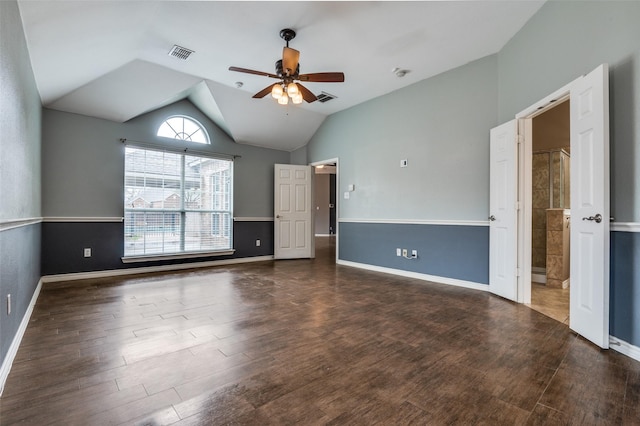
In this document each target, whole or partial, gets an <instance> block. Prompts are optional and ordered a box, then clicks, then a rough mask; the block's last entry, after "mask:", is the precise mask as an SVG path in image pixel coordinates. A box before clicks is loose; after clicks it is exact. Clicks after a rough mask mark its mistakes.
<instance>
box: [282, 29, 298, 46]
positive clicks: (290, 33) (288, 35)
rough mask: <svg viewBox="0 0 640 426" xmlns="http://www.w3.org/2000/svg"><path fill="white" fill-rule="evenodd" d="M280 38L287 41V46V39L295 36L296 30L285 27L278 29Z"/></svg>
mask: <svg viewBox="0 0 640 426" xmlns="http://www.w3.org/2000/svg"><path fill="white" fill-rule="evenodd" d="M280 38H281V39H283V40H284V41H286V42H287V47H289V41H291V40H293V39H294V38H296V32H295V31H293V30H292V29H291V28H285V29H283V30H280Z"/></svg>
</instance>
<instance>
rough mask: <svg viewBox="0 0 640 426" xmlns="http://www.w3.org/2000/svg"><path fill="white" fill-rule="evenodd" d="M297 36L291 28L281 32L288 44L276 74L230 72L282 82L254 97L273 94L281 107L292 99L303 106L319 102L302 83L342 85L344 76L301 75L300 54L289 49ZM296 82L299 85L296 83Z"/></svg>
mask: <svg viewBox="0 0 640 426" xmlns="http://www.w3.org/2000/svg"><path fill="white" fill-rule="evenodd" d="M295 36H296V32H295V31H294V30H292V29H290V28H285V29H283V30H281V31H280V38H282V39H283V40H284V41H285V42H286V43H287V44H286V46H285V47H284V48H283V50H282V59H279V60H277V61H276V73H275V74H271V73H267V72H262V71H255V70H251V69H247V68H240V67H233V66H232V67H229V71H236V72H243V73H246V74H254V75H260V76H263V77H269V78H275V79H278V80H280V82H278V83H276V84H273V85H269V86H267V87H266V88H264V89H262V90H261V91H259V92H258V93H256V94H255V95H253V97H254V98H264V97H265V96H266V95H268V94H269V93H271V97H273V98H274V99H276V100H277V101H278V103H279V104H280V105H287V104H288V103H289V98H291V102H293V103H294V104H301V103H302V101H306V102H308V103H311V102H314V101H316V100H318V98H317V97H316V95H314V94H313V93H312V92H311V91H310V90H309V89H307V88H306V87H304V86H303V85H302V84H300V81H308V82H320V83H342V82H344V74H343V73H341V72H321V73H313V74H300V62H299V59H300V52H298V51H297V50H295V49H292V48H290V47H289V42H290V41H291V40H293V39H294V38H295ZM296 81H297V82H298V83H296Z"/></svg>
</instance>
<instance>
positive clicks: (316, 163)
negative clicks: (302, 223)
mask: <svg viewBox="0 0 640 426" xmlns="http://www.w3.org/2000/svg"><path fill="white" fill-rule="evenodd" d="M327 164H335V165H336V188H335V190H336V206H335V209H336V229H335V236H336V258H335V261H336V262H337V261H338V259H339V258H340V256H339V249H340V244H339V242H340V191H338V189H339V188H340V159H339V158H338V157H336V158H329V159H327V160H321V161H314V162H312V163H309V165H310V166H311V167H313V168H314V173H313V174H312V176H313V178H312V179H313V184H312V185H311V187H312V191H313V190H314V189H315V167H316V166H324V165H327ZM314 195H315V194H313V193H312V194H311V196H312V197H313V196H314ZM311 212H312V214H313V220H314V221H315V209H311ZM311 231H312V232H311V234H312V235H311V238H315V230H314V229H312V230H311ZM313 251H314V253H313V255H314V257H315V244H314V245H313Z"/></svg>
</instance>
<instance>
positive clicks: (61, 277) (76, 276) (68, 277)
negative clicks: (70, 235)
mask: <svg viewBox="0 0 640 426" xmlns="http://www.w3.org/2000/svg"><path fill="white" fill-rule="evenodd" d="M267 260H273V256H254V257H239V258H236V259H225V260H212V261H209V262H193V263H180V264H176V265H162V266H144V267H141V268H126V269H109V270H106V271H93V272H76V273H72V274H58V275H45V276H43V277H42V282H43V283H55V282H60V281H73V280H86V279H89V278H107V277H116V276H121V275H135V274H147V273H150V272H166V271H179V270H182V269H194V268H208V267H211V266H224V265H235V264H238V263H249V262H264V261H267Z"/></svg>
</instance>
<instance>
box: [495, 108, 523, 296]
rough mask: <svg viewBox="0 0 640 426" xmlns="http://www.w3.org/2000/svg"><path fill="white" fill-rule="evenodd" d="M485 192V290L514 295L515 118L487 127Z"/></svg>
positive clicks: (515, 259)
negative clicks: (487, 185)
mask: <svg viewBox="0 0 640 426" xmlns="http://www.w3.org/2000/svg"><path fill="white" fill-rule="evenodd" d="M490 145H491V147H490V162H491V164H490V171H489V179H490V196H489V291H491V292H492V293H495V294H497V295H498V296H502V297H504V298H506V299H509V300H514V301H515V300H516V297H517V278H516V268H517V253H518V252H517V242H518V234H517V224H518V217H517V210H516V202H517V196H518V192H517V191H518V186H517V185H518V169H517V163H516V161H517V155H518V144H517V139H516V120H512V121H509V122H508V123H504V124H502V125H500V126H498V127H496V128H493V129H491V133H490Z"/></svg>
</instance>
